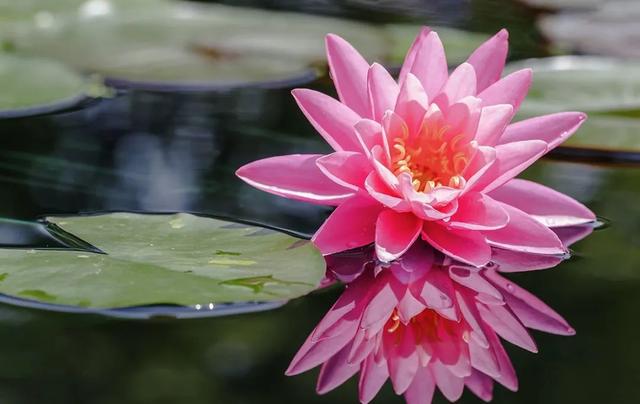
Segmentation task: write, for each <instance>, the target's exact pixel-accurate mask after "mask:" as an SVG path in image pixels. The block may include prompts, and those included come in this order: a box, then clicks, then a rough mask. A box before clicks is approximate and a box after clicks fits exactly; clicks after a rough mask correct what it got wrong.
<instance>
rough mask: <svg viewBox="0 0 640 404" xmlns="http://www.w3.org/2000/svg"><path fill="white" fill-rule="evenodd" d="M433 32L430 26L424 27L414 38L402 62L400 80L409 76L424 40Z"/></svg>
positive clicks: (401, 81)
mask: <svg viewBox="0 0 640 404" xmlns="http://www.w3.org/2000/svg"><path fill="white" fill-rule="evenodd" d="M430 33H431V29H430V28H429V27H422V28H421V29H420V32H419V33H418V35H417V36H416V38H415V39H414V40H413V43H412V44H411V46H410V47H409V50H408V51H407V55H406V56H405V58H404V63H403V64H402V68H401V69H400V75H399V76H398V82H400V83H403V82H404V79H405V78H406V77H407V74H408V73H409V72H410V71H411V68H412V67H413V64H414V62H415V60H416V56H417V54H418V50H420V48H421V47H422V42H423V41H424V40H425V39H426V38H427V37H428V36H429V34H430Z"/></svg>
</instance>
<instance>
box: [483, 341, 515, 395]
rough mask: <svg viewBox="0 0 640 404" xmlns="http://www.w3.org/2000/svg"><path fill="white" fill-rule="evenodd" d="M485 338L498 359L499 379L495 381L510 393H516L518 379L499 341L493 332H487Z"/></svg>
mask: <svg viewBox="0 0 640 404" xmlns="http://www.w3.org/2000/svg"><path fill="white" fill-rule="evenodd" d="M487 338H488V339H489V343H490V344H491V347H492V348H493V350H494V353H495V355H496V358H497V359H498V367H499V368H500V377H497V378H495V380H496V381H497V382H498V383H500V384H502V385H503V386H504V387H506V388H508V389H509V390H511V391H517V390H518V377H517V376H516V371H515V369H513V365H512V364H511V360H510V359H509V355H507V352H506V351H505V350H504V347H503V346H502V343H501V342H500V339H499V338H498V336H497V335H496V334H495V333H494V332H493V331H491V332H487Z"/></svg>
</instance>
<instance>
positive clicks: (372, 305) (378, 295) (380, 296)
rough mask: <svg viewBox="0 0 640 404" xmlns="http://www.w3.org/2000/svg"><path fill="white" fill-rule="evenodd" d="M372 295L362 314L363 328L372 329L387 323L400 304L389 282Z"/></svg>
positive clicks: (382, 283) (384, 283) (382, 284)
mask: <svg viewBox="0 0 640 404" xmlns="http://www.w3.org/2000/svg"><path fill="white" fill-rule="evenodd" d="M372 295H373V298H372V299H371V301H370V302H369V304H367V307H366V308H365V310H364V313H363V314H362V320H361V322H360V327H361V328H365V329H370V328H371V327H372V326H373V325H378V324H379V323H380V322H381V321H384V322H386V321H387V320H388V319H389V317H390V316H391V313H393V310H394V309H395V307H396V305H397V304H398V296H396V293H395V291H394V290H393V287H392V286H391V284H390V283H389V282H384V281H382V282H381V283H380V284H379V286H378V290H375V291H374V292H372Z"/></svg>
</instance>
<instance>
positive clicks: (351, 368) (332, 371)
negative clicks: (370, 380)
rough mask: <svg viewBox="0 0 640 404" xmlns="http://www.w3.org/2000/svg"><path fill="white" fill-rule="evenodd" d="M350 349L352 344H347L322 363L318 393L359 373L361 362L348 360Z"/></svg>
mask: <svg viewBox="0 0 640 404" xmlns="http://www.w3.org/2000/svg"><path fill="white" fill-rule="evenodd" d="M350 350H351V345H347V346H345V347H344V348H342V349H341V350H340V352H338V353H337V354H335V355H334V356H332V357H331V359H329V360H328V361H327V362H325V363H324V365H322V369H321V370H320V376H318V384H317V385H316V391H317V392H318V394H326V393H328V392H330V391H331V390H333V389H335V388H336V387H338V386H340V385H341V384H342V383H344V382H346V381H347V380H349V379H350V378H351V377H352V376H353V375H355V374H356V373H358V370H360V366H359V364H357V365H354V364H350V363H349V362H347V356H348V355H349V351H350Z"/></svg>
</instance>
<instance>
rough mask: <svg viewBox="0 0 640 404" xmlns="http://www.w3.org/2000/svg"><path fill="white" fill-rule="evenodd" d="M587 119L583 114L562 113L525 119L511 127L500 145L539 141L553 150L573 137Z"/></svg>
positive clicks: (503, 136)
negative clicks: (532, 140)
mask: <svg viewBox="0 0 640 404" xmlns="http://www.w3.org/2000/svg"><path fill="white" fill-rule="evenodd" d="M586 119H587V115H585V114H584V113H582V112H560V113H556V114H550V115H543V116H537V117H535V118H530V119H525V120H524V121H520V122H516V123H514V124H511V125H509V126H508V127H507V129H506V131H505V132H504V135H502V137H501V138H500V143H511V142H518V141H521V140H531V139H539V140H542V141H544V142H546V143H547V144H548V145H549V146H548V148H549V150H551V149H553V148H554V147H556V146H558V145H559V144H560V143H562V142H564V141H565V140H567V139H568V138H569V137H570V136H571V135H573V134H574V133H575V132H576V131H577V130H578V128H580V126H582V124H583V123H584V122H585V120H586Z"/></svg>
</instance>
